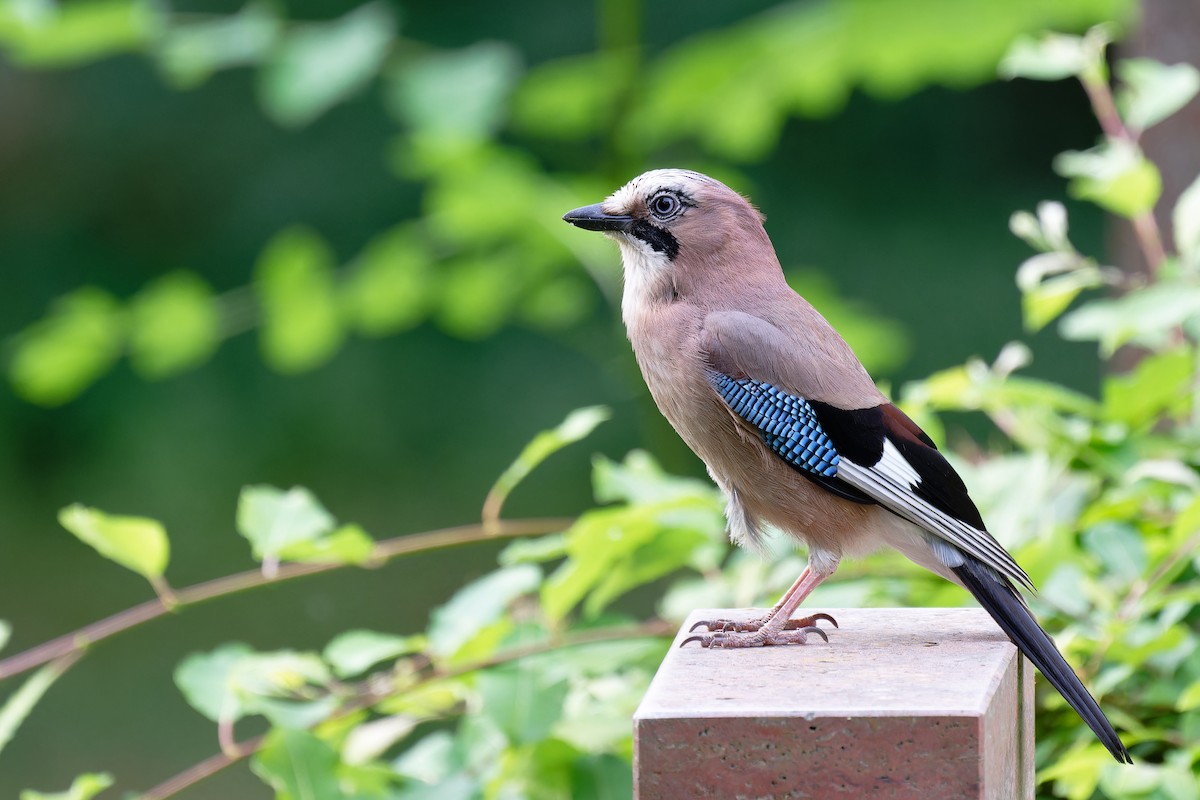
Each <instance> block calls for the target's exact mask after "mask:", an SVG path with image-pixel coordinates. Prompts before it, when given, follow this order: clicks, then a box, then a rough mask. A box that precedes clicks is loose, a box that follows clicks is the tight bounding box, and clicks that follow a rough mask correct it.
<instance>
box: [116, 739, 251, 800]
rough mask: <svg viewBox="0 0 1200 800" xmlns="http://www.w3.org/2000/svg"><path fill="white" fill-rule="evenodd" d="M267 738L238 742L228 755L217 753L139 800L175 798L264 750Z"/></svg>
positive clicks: (156, 787)
mask: <svg viewBox="0 0 1200 800" xmlns="http://www.w3.org/2000/svg"><path fill="white" fill-rule="evenodd" d="M265 738H266V737H265V736H256V737H255V738H253V739H247V740H246V741H244V742H238V743H237V744H236V745H234V749H233V750H231V751H229V752H228V753H217V754H216V755H213V756H209V757H208V758H206V759H204V760H203V761H201V762H199V763H197V764H193V765H192V766H190V767H188V768H187V769H185V770H184V771H183V772H180V773H179V774H178V775H175V776H173V777H171V778H168V779H167V780H165V781H163V782H162V783H160V784H159V785H158V786H155V787H154V788H153V789H151V790H150V791H148V792H143V793H142V795H141V796H140V797H139V798H138V800H164V799H165V798H167V797H174V796H175V795H177V794H179V793H180V792H182V791H183V790H184V789H187V788H188V787H190V786H193V785H195V784H197V783H199V782H200V781H202V780H204V779H205V778H208V777H210V776H212V775H215V774H216V773H218V772H220V771H221V770H223V769H225V768H226V767H228V766H232V765H233V764H236V763H237V762H239V761H241V760H242V759H244V758H246V757H247V756H251V755H254V754H255V753H257V752H258V751H259V750H260V749H261V748H262V745H263V740H264V739H265Z"/></svg>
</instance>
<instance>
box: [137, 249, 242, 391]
mask: <svg viewBox="0 0 1200 800" xmlns="http://www.w3.org/2000/svg"><path fill="white" fill-rule="evenodd" d="M129 312H130V315H129V351H130V352H129V358H130V361H131V362H132V364H133V367H134V369H136V370H137V371H138V372H140V373H141V374H142V375H143V376H145V377H147V378H151V379H154V378H165V377H167V376H168V375H174V374H176V373H178V372H183V371H184V370H187V369H191V368H192V367H195V366H198V365H200V364H202V363H203V362H205V361H207V360H208V358H209V356H211V355H212V354H213V351H215V350H216V349H217V339H218V335H219V327H220V320H219V318H218V314H217V305H216V301H215V298H214V297H213V293H212V289H211V288H209V286H208V284H206V283H205V282H204V281H203V280H201V279H200V277H199V276H198V275H196V274H195V273H192V272H183V271H180V272H172V273H170V274H168V275H164V276H163V277H161V278H158V279H157V280H155V281H154V282H152V283H150V284H149V285H148V286H146V288H145V289H143V290H142V291H141V292H139V293H138V295H137V296H136V297H134V298H133V301H132V303H131V304H130V308H129Z"/></svg>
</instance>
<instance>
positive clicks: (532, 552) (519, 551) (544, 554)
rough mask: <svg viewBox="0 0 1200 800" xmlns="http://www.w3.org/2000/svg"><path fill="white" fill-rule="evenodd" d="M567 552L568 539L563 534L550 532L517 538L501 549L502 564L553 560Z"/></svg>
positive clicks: (506, 565)
mask: <svg viewBox="0 0 1200 800" xmlns="http://www.w3.org/2000/svg"><path fill="white" fill-rule="evenodd" d="M566 554H567V539H566V537H565V536H563V535H562V534H549V535H547V536H539V537H537V538H535V539H517V540H515V541H514V542H512V544H510V545H508V546H507V547H505V548H504V549H503V550H501V551H500V559H499V560H500V564H501V566H505V567H508V566H511V565H513V564H524V563H534V564H540V563H543V562H545V561H553V560H555V559H559V558H562V557H563V556H565V555H566Z"/></svg>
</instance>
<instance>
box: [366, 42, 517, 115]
mask: <svg viewBox="0 0 1200 800" xmlns="http://www.w3.org/2000/svg"><path fill="white" fill-rule="evenodd" d="M520 74H521V60H520V56H519V54H518V53H517V51H516V50H514V49H513V47H512V46H511V45H509V44H506V43H504V42H479V43H477V44H474V45H471V46H470V47H465V48H463V49H461V50H453V51H449V52H445V53H438V54H436V55H428V56H425V57H423V58H420V59H417V60H413V61H410V62H407V63H405V64H402V65H401V66H400V67H399V68H398V69H397V70H396V72H395V73H394V75H393V78H394V82H393V89H392V91H391V92H390V94H389V96H388V99H389V101H390V105H391V108H392V110H393V112H394V113H395V114H396V115H397V116H398V117H399V118H401V119H403V120H404V121H406V122H408V123H409V124H410V125H412V126H413V127H415V128H417V129H418V130H420V131H422V133H424V134H427V135H432V136H437V137H450V138H465V139H474V138H484V137H486V136H488V135H489V134H491V133H492V132H494V131H495V130H496V129H498V128H499V126H500V123H501V122H503V114H504V112H505V108H506V103H505V101H506V99H507V97H508V93H509V92H510V91H511V90H512V87H513V85H514V84H515V83H516V81H517V79H518V78H519V77H520Z"/></svg>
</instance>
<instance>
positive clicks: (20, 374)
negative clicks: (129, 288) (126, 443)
mask: <svg viewBox="0 0 1200 800" xmlns="http://www.w3.org/2000/svg"><path fill="white" fill-rule="evenodd" d="M124 337H125V319H124V315H123V314H122V313H121V309H120V306H118V304H117V301H116V299H115V298H114V297H113V296H112V295H110V294H108V293H107V292H105V291H102V290H100V289H96V288H94V287H91V286H84V287H82V288H80V289H76V290H75V291H73V292H71V293H70V294H67V295H64V296H63V297H60V298H58V299H57V300H56V301H54V304H53V306H51V309H50V313H49V315H47V316H46V317H45V318H44V319H42V320H41V321H39V322H35V323H34V324H33V325H30V326H29V327H28V328H26V329H25V330H23V331H21V333H20V334H19V335H18V337H17V340H16V351H15V352H14V353H13V356H12V361H11V362H10V363H9V367H8V376H9V379H10V380H11V381H12V383H13V388H14V389H15V390H16V392H17V394H19V395H21V396H22V397H24V398H25V399H26V400H28V401H30V402H31V403H37V404H38V405H43V406H58V405H62V404H63V403H66V402H69V401H71V400H74V399H75V398H76V397H77V396H78V395H79V394H80V393H81V392H83V390H84V389H86V388H87V387H88V386H90V385H91V384H92V383H93V382H95V381H96V379H97V378H99V377H100V376H101V375H103V374H104V373H106V372H108V370H109V369H111V368H112V366H113V364H115V363H116V361H117V358H118V357H119V356H120V354H121V348H122V346H123V344H124Z"/></svg>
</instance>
